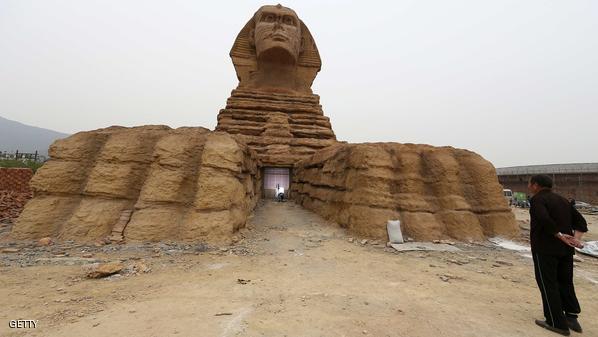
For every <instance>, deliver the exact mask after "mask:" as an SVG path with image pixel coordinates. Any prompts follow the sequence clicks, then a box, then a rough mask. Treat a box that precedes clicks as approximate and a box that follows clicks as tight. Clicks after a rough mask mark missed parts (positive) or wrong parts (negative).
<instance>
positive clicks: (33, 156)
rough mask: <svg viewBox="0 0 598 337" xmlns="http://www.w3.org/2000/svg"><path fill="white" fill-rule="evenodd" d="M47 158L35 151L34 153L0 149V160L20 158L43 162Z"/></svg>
mask: <svg viewBox="0 0 598 337" xmlns="http://www.w3.org/2000/svg"><path fill="white" fill-rule="evenodd" d="M47 159H48V158H47V157H46V156H43V155H40V154H39V153H38V152H37V151H35V152H34V153H28V152H19V150H17V151H15V152H7V151H4V152H2V151H0V160H21V161H33V162H38V163H43V162H45V161H46V160H47Z"/></svg>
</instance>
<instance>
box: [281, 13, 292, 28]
mask: <svg viewBox="0 0 598 337" xmlns="http://www.w3.org/2000/svg"><path fill="white" fill-rule="evenodd" d="M282 22H283V23H284V24H285V25H291V26H294V25H295V20H294V19H293V18H292V17H291V16H288V15H285V16H284V17H283V19H282Z"/></svg>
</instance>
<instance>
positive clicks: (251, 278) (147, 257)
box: [0, 202, 598, 337]
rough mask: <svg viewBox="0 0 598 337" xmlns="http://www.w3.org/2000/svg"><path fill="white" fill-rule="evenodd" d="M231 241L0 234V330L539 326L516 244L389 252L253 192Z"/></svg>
mask: <svg viewBox="0 0 598 337" xmlns="http://www.w3.org/2000/svg"><path fill="white" fill-rule="evenodd" d="M516 213H517V214H518V217H520V218H523V215H522V214H520V213H521V212H519V211H518V210H516ZM522 220H523V219H522ZM592 226H594V225H592ZM594 228H595V227H594ZM236 239H237V243H236V244H235V245H232V246H222V247H214V246H210V247H208V246H203V245H191V244H187V245H185V244H180V243H159V244H158V243H156V244H139V245H132V244H129V245H105V246H94V245H92V246H84V245H80V244H76V243H73V242H71V243H57V244H55V245H52V246H47V247H38V246H36V243H35V242H31V244H30V245H29V244H26V243H23V242H18V243H15V244H14V245H11V246H8V244H9V243H8V242H5V241H4V242H3V241H0V244H1V245H2V247H11V248H13V250H12V252H11V253H2V254H0V284H1V285H2V287H0V299H1V300H0V302H1V306H2V308H3V310H2V311H1V312H0V323H1V324H0V335H2V336H90V337H93V336H106V335H110V336H114V337H117V336H127V337H132V336H144V337H145V336H412V337H413V336H455V337H463V336H499V337H500V336H504V337H507V336H508V337H511V336H530V337H531V336H537V337H540V336H548V335H549V333H548V332H546V331H544V330H542V329H541V328H538V327H536V326H535V324H534V323H533V320H534V319H535V318H540V317H541V315H542V313H541V312H542V311H541V302H540V293H539V291H538V289H537V287H536V285H535V281H534V279H533V266H532V262H531V259H530V258H528V257H525V256H524V255H525V253H519V252H514V251H509V250H504V249H501V248H497V247H495V246H493V245H492V244H490V243H487V244H475V245H474V244H460V243H457V244H456V246H457V247H458V248H460V249H461V250H462V251H460V252H455V253H447V252H404V253H397V252H394V251H393V250H392V249H389V248H386V247H385V245H384V244H383V243H379V242H376V241H375V240H372V238H367V237H353V236H350V235H349V234H347V233H346V232H345V230H344V229H342V228H339V227H338V226H336V225H334V224H331V223H328V222H326V221H325V220H323V219H322V218H321V217H319V216H317V215H316V214H314V213H312V212H310V211H307V210H305V209H303V208H302V207H300V206H298V205H296V204H293V203H291V202H287V203H275V202H264V203H262V204H261V205H260V206H259V207H258V208H257V209H256V213H255V215H254V216H253V218H251V219H250V223H249V225H248V228H247V229H243V230H241V232H240V233H239V236H238V238H236ZM350 239H352V240H350ZM366 239H367V243H365V244H363V245H362V244H361V242H363V240H366ZM350 241H352V242H350ZM15 250H16V252H15ZM581 258H582V259H583V260H582V261H581V262H576V271H575V283H576V288H577V292H578V296H579V298H580V302H581V305H582V310H583V314H582V316H581V318H580V322H581V324H582V325H583V327H584V330H585V331H584V334H583V335H584V336H592V335H596V334H598V322H597V321H596V320H594V319H593V317H594V314H595V313H596V312H598V291H597V290H598V260H596V259H592V258H589V257H585V256H582V257H581ZM115 261H121V262H122V263H123V264H124V265H125V268H124V269H123V271H121V273H120V274H116V275H113V276H110V277H107V278H103V279H87V278H86V277H85V267H84V266H85V265H89V264H93V263H99V262H115ZM11 319H36V320H38V323H37V328H36V329H30V330H20V331H18V330H15V329H9V328H8V321H9V320H11Z"/></svg>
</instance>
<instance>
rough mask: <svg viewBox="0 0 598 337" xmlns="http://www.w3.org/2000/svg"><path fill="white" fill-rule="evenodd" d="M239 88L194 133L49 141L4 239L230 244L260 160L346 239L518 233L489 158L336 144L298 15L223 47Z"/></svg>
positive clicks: (248, 31)
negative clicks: (395, 230)
mask: <svg viewBox="0 0 598 337" xmlns="http://www.w3.org/2000/svg"><path fill="white" fill-rule="evenodd" d="M230 56H231V58H232V61H233V64H234V67H235V70H236V73H237V77H238V80H239V84H238V86H237V88H236V89H234V90H233V91H232V93H231V96H230V98H229V99H228V101H227V103H226V107H225V108H224V109H222V110H221V111H220V113H219V114H218V125H217V126H216V129H215V131H210V130H208V129H205V128H201V127H183V128H178V129H171V128H169V127H167V126H141V127H133V128H124V127H109V128H105V129H100V130H95V131H89V132H80V133H77V134H75V135H73V136H70V137H68V138H66V139H63V140H58V141H56V142H55V143H54V144H53V145H52V146H51V147H50V151H49V153H50V157H51V159H50V160H49V161H48V162H46V163H45V164H44V166H43V167H42V168H40V169H39V170H38V171H37V173H36V174H35V176H34V177H33V179H32V181H31V188H32V190H33V191H34V198H33V199H32V200H30V201H29V203H28V204H27V205H26V207H25V209H24V211H23V213H22V214H21V216H20V217H19V219H18V220H17V222H16V224H15V226H14V227H13V230H12V232H11V236H12V237H13V238H15V239H39V238H42V237H48V236H49V237H55V238H58V239H72V240H78V241H90V240H98V239H107V238H108V239H110V240H113V241H123V240H127V241H160V240H180V241H201V242H208V243H227V242H230V240H231V238H232V236H233V235H234V233H235V232H236V231H237V230H239V229H240V228H242V227H244V226H245V223H246V221H247V218H248V217H249V215H250V214H251V212H252V211H253V209H254V207H255V206H256V203H257V201H258V199H259V198H261V197H263V196H264V195H265V194H264V189H265V188H264V186H265V185H264V184H265V183H264V181H265V180H266V179H265V177H264V175H265V173H264V172H266V171H265V170H267V169H268V168H278V169H286V170H288V172H290V176H291V178H290V185H289V186H288V188H290V191H289V194H288V195H289V197H290V198H291V199H293V200H294V201H295V202H297V203H299V204H300V205H302V206H304V207H306V208H308V209H310V210H312V211H314V212H316V213H318V214H320V215H321V216H323V217H325V218H327V219H329V220H332V221H335V222H336V223H338V224H339V225H340V226H342V227H345V228H347V230H348V231H349V232H350V233H353V234H355V235H362V236H367V237H371V238H376V239H381V240H385V239H386V223H387V221H388V220H391V219H393V220H394V219H399V220H401V225H402V230H403V234H404V235H406V236H408V237H411V238H413V239H415V240H434V239H447V238H452V239H456V240H483V239H484V238H485V237H490V236H497V235H500V236H506V237H512V236H515V235H516V234H517V232H518V228H517V226H516V223H515V219H514V216H513V214H512V212H511V211H510V209H509V207H508V206H507V204H506V201H505V200H504V198H503V196H502V189H501V186H500V185H499V183H498V179H497V176H496V172H495V169H494V167H493V166H492V164H491V163H490V162H488V161H486V160H484V159H483V158H482V157H481V156H479V155H477V154H475V153H473V152H470V151H467V150H461V149H455V148H452V147H432V146H428V145H415V144H398V143H367V144H348V143H345V142H339V141H337V140H336V137H335V134H334V132H333V131H332V127H331V124H330V120H329V119H328V118H327V117H326V116H324V114H323V111H322V106H321V105H320V104H319V96H317V95H315V94H313V93H312V90H311V85H312V83H313V81H314V79H315V77H316V75H317V73H318V72H319V71H320V69H321V60H320V56H319V53H318V49H317V47H316V44H315V42H314V39H313V37H312V35H311V33H310V32H309V30H308V29H307V27H306V25H305V24H304V23H303V22H302V21H301V20H300V19H299V17H298V16H297V14H296V13H295V12H294V11H293V10H291V9H289V8H286V7H283V6H281V5H277V6H263V7H261V8H260V9H259V10H258V11H257V12H256V13H255V14H254V16H253V17H252V18H251V19H250V20H249V22H247V24H246V25H245V26H244V27H243V29H242V30H241V32H240V33H239V34H238V36H237V38H236V40H235V42H234V44H233V47H232V50H231V52H230Z"/></svg>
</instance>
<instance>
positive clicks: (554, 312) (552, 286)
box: [533, 253, 581, 330]
mask: <svg viewBox="0 0 598 337" xmlns="http://www.w3.org/2000/svg"><path fill="white" fill-rule="evenodd" d="M533 258H534V271H535V274H536V282H537V283H538V287H539V288H540V293H542V304H543V306H544V317H546V322H547V323H548V324H550V325H552V326H553V327H555V328H559V329H564V330H567V329H569V328H568V327H567V321H566V319H565V314H567V316H569V317H577V315H578V314H579V313H580V311H581V309H580V307H579V302H578V301H577V296H575V288H574V287H573V255H563V256H558V255H547V254H538V253H534V254H533ZM563 311H564V312H563Z"/></svg>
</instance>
